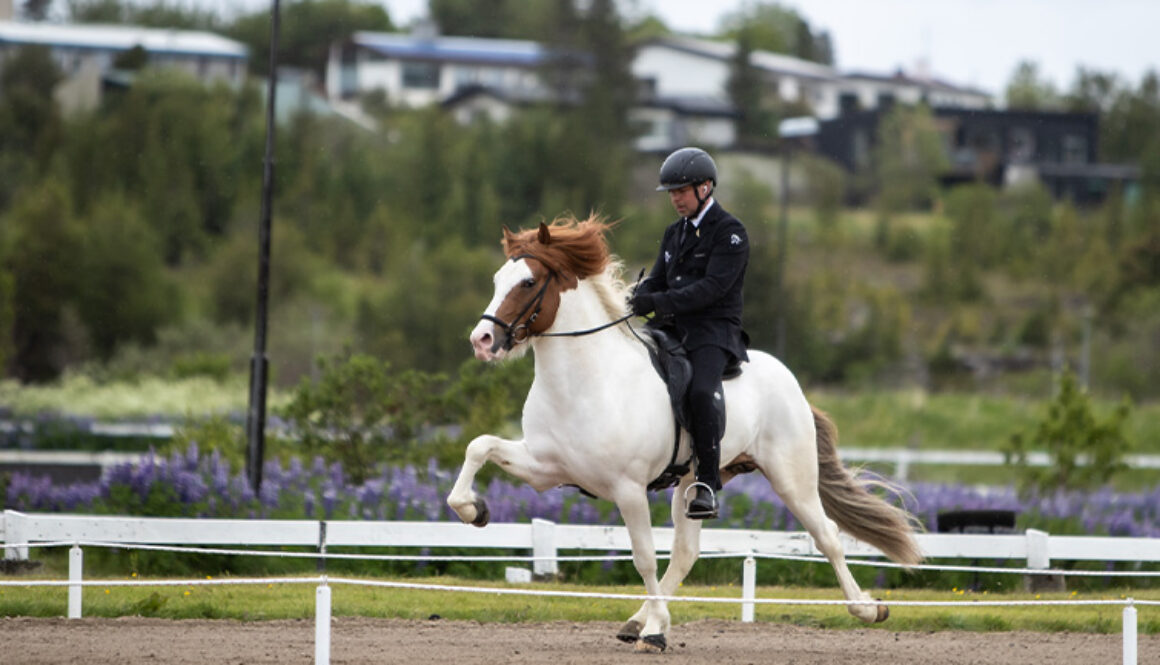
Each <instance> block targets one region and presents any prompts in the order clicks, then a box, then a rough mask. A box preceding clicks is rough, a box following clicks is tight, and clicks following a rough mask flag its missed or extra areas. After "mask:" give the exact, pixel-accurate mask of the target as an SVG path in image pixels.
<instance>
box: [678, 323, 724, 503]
mask: <svg viewBox="0 0 1160 665" xmlns="http://www.w3.org/2000/svg"><path fill="white" fill-rule="evenodd" d="M690 356H691V360H692V361H693V380H692V385H690V386H689V411H690V413H689V416H690V419H691V420H692V423H690V425H691V426H690V429H691V430H692V434H693V450H694V452H695V453H696V455H697V482H696V483H695V484H694V485H692V486H691V487H690V488H689V489H696V495H695V496H693V497H692V499H691V500H690V501H689V502H688V507H687V508H686V511H685V514H686V516H687V517H689V518H690V519H701V520H703V519H713V518H716V517H717V496H716V492H717V491H718V490H720V489H721V473H720V468H721V447H720V440H719V437H720V436H721V424H720V423H719V422H718V419H717V409H718V402H720V401H721V400H722V399H724V396H723V395H722V393H721V372H722V371H723V370H724V369H725V363H726V360H727V358H728V355H727V353H726V352H725V351H724V350H723V349H719V348H717V347H714V346H708V347H702V348H699V349H696V350H694V351H693V352H692V353H691V354H690Z"/></svg>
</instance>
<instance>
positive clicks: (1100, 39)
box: [201, 0, 1160, 95]
mask: <svg viewBox="0 0 1160 665" xmlns="http://www.w3.org/2000/svg"><path fill="white" fill-rule="evenodd" d="M201 1H202V2H203V3H205V4H207V5H211V6H212V5H215V4H216V5H217V7H218V8H222V9H224V8H225V7H236V6H237V5H238V4H239V3H238V0H201ZM282 1H283V2H286V1H287V0H282ZM380 1H381V2H383V4H384V5H385V6H386V7H387V10H388V11H389V12H390V15H391V19H392V20H393V21H394V22H395V23H396V24H398V25H408V24H409V23H410V22H411V21H412V20H414V19H415V18H417V17H419V16H422V15H424V14H426V11H427V0H380ZM243 2H244V3H245V4H247V5H250V6H251V7H260V6H269V5H270V2H268V1H266V0H243ZM620 2H621V6H622V8H623V9H624V11H626V12H629V11H649V12H652V13H655V14H657V15H658V16H660V17H661V18H662V19H663V20H664V21H665V23H666V24H667V25H668V26H669V27H670V28H671V29H673V30H677V31H681V32H703V33H708V32H712V31H713V30H714V29H715V28H716V27H717V20H718V18H719V17H720V16H721V15H722V14H724V13H726V12H729V11H734V10H736V9H737V8H739V7H742V6H744V5H745V1H744V0H620ZM782 4H783V5H786V6H790V7H794V8H796V9H797V10H798V12H799V13H800V14H801V15H803V16H804V17H805V18H806V20H807V21H809V22H810V25H811V26H813V28H814V29H815V30H817V29H823V30H827V31H829V33H830V36H831V37H832V38H833V41H834V44H835V51H836V54H835V55H836V57H837V65H838V67H839V68H840V69H843V70H868V71H872V72H876V73H889V72H891V71H894V70H895V69H897V68H899V67H902V68H904V69H906V70H909V71H912V70H914V69H915V67H916V65H917V63H918V62H919V61H920V60H925V61H926V62H927V63H928V65H929V69H930V71H931V72H933V73H934V74H936V75H938V76H940V77H942V78H944V79H946V80H948V81H950V82H952V83H958V84H960V85H973V86H976V87H980V88H983V89H985V90H987V91H989V92H992V93H994V94H999V95H1001V94H1002V93H1003V89H1004V87H1005V86H1006V84H1007V81H1008V80H1009V79H1010V78H1011V73H1012V72H1013V71H1014V70H1015V67H1016V65H1017V64H1018V63H1019V62H1020V61H1021V60H1032V61H1034V62H1036V63H1037V64H1038V65H1039V71H1040V73H1041V74H1042V75H1043V76H1045V77H1046V78H1047V79H1048V80H1050V81H1051V82H1052V83H1053V84H1054V85H1055V86H1056V88H1057V89H1060V90H1061V91H1062V90H1066V89H1067V88H1069V87H1070V86H1071V83H1072V80H1073V79H1074V77H1075V71H1076V67H1077V66H1079V65H1084V66H1085V67H1088V68H1091V69H1096V70H1099V71H1111V72H1115V73H1117V74H1119V75H1120V76H1121V77H1122V78H1124V79H1125V80H1127V81H1129V82H1130V83H1131V84H1132V86H1133V87H1135V86H1137V85H1139V82H1140V78H1141V77H1142V76H1143V75H1144V73H1145V72H1146V71H1148V70H1149V69H1151V70H1154V71H1157V72H1160V36H1158V34H1157V33H1158V31H1160V0H782ZM634 8H635V9H634Z"/></svg>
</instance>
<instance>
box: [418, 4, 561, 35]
mask: <svg viewBox="0 0 1160 665" xmlns="http://www.w3.org/2000/svg"><path fill="white" fill-rule="evenodd" d="M557 4H559V2H558V0H428V2H427V11H428V12H429V13H430V16H431V20H433V21H434V22H435V24H436V25H437V26H438V28H439V31H440V32H441V33H442V34H444V35H452V36H458V37H492V38H497V39H528V40H538V39H540V38H541V37H542V36H543V34H544V27H545V25H546V24H547V23H548V21H549V20H550V19H549V17H550V16H551V14H552V13H553V12H554V11H555V5H557Z"/></svg>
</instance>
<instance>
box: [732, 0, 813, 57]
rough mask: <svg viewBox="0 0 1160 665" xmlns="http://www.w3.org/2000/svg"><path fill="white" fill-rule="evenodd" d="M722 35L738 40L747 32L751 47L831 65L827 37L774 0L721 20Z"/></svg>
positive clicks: (740, 10)
mask: <svg viewBox="0 0 1160 665" xmlns="http://www.w3.org/2000/svg"><path fill="white" fill-rule="evenodd" d="M720 28H721V36H722V37H725V38H727V39H730V40H737V39H738V37H739V36H740V34H741V33H742V32H748V33H750V36H749V39H750V40H751V46H752V47H753V49H754V50H758V51H772V52H773V53H785V54H787V55H792V56H794V57H797V58H801V59H803V60H810V61H813V62H819V63H822V64H826V65H829V64H833V62H834V49H833V45H832V43H831V41H830V36H829V34H828V33H826V32H824V31H819V32H814V30H813V29H812V28H811V27H810V24H809V23H808V22H807V21H806V20H805V19H803V18H802V17H801V15H800V14H798V12H797V10H795V9H791V8H788V7H783V6H782V5H780V4H777V3H773V2H756V3H751V4H746V5H745V6H744V7H743V8H742V9H739V10H737V11H734V12H730V13H728V14H726V15H725V16H723V17H722V19H721V26H720Z"/></svg>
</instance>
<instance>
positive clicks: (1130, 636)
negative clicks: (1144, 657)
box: [1124, 598, 1136, 665]
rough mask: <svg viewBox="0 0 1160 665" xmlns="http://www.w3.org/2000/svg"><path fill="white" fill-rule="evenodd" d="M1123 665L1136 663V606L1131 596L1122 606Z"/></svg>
mask: <svg viewBox="0 0 1160 665" xmlns="http://www.w3.org/2000/svg"><path fill="white" fill-rule="evenodd" d="M1124 665H1136V606H1135V605H1134V604H1133V602H1132V599H1131V598H1129V599H1128V604H1127V605H1125V606H1124Z"/></svg>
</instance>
